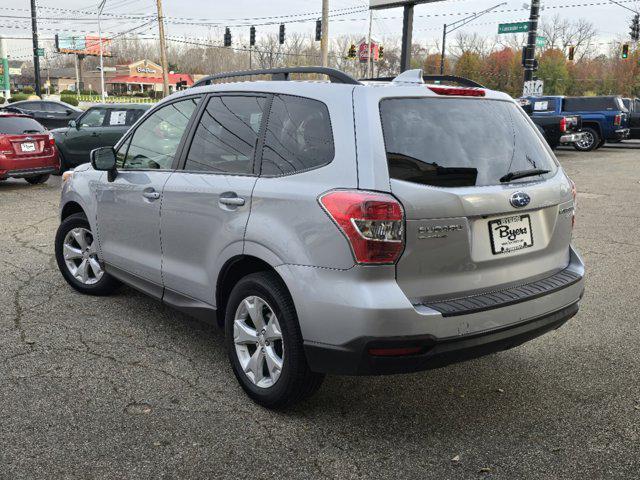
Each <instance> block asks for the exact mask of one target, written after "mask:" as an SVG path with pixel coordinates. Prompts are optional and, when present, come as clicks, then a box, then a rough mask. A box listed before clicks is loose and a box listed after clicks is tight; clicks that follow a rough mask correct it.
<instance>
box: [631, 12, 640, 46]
mask: <svg viewBox="0 0 640 480" xmlns="http://www.w3.org/2000/svg"><path fill="white" fill-rule="evenodd" d="M629 36H630V37H631V40H634V41H636V42H637V41H638V40H640V14H638V13H636V14H635V15H634V17H633V20H631V30H630V31H629Z"/></svg>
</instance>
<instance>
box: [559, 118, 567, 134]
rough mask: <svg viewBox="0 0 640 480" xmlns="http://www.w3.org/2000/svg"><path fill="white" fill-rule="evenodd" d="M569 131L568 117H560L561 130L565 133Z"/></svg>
mask: <svg viewBox="0 0 640 480" xmlns="http://www.w3.org/2000/svg"><path fill="white" fill-rule="evenodd" d="M566 131H567V119H566V118H564V117H562V118H561V119H560V132H561V133H564V132H566Z"/></svg>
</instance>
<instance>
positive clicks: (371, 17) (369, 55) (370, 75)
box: [366, 10, 373, 78]
mask: <svg viewBox="0 0 640 480" xmlns="http://www.w3.org/2000/svg"><path fill="white" fill-rule="evenodd" d="M372 23H373V10H369V34H368V35H367V45H368V47H367V48H369V54H368V55H367V76H366V78H371V77H372V74H371V62H372V61H373V59H372V58H371V24H372Z"/></svg>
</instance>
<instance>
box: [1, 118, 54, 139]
mask: <svg viewBox="0 0 640 480" xmlns="http://www.w3.org/2000/svg"><path fill="white" fill-rule="evenodd" d="M44 131H45V129H44V127H43V126H42V125H40V124H39V123H38V122H36V121H35V120H34V119H33V118H27V117H3V116H0V133H4V134H7V135H22V134H23V133H41V132H44Z"/></svg>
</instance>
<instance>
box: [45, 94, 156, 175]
mask: <svg viewBox="0 0 640 480" xmlns="http://www.w3.org/2000/svg"><path fill="white" fill-rule="evenodd" d="M150 107H151V105H149V104H135V103H130V104H129V103H127V104H117V105H114V104H100V105H95V106H93V107H91V108H89V109H88V110H87V111H86V112H84V113H83V114H82V115H81V116H80V117H78V118H77V119H76V120H71V121H70V122H69V126H68V127H64V128H57V129H55V130H52V131H51V133H52V134H53V137H54V138H55V141H56V146H57V147H58V151H59V152H60V172H64V171H65V170H69V169H70V168H73V167H75V166H77V165H80V164H82V163H87V162H88V161H89V153H90V152H91V150H93V149H94V148H98V147H110V146H113V145H115V144H116V142H117V141H118V140H120V137H122V135H124V134H125V132H126V131H127V130H129V127H131V125H133V124H134V123H136V121H137V120H138V119H139V118H140V117H141V116H142V115H143V114H144V112H145V111H147V110H148V109H149V108H150Z"/></svg>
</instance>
